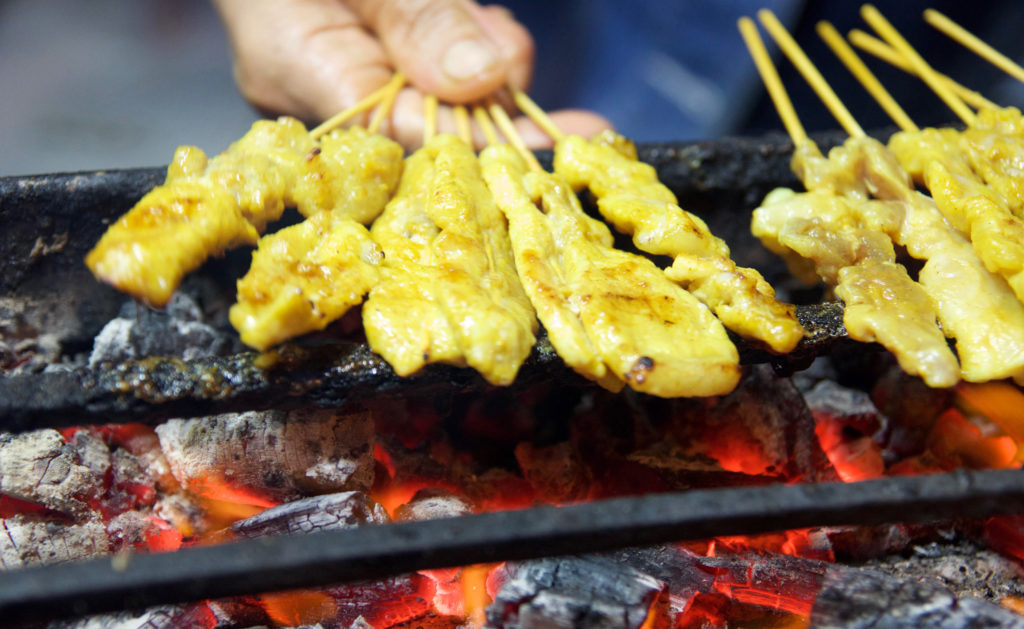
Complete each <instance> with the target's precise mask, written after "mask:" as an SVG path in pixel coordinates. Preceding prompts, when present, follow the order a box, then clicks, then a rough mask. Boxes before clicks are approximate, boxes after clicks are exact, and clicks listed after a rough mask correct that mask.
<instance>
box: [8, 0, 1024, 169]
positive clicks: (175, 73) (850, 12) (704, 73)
mask: <svg viewBox="0 0 1024 629" xmlns="http://www.w3.org/2000/svg"><path fill="white" fill-rule="evenodd" d="M860 4H861V3H860V2H852V1H848V0H832V1H828V2H825V1H801V0H763V1H760V0H759V1H753V0H675V1H673V0H634V1H626V0H618V1H615V0H564V1H551V2H536V1H532V0H531V1H522V2H513V3H512V9H513V11H514V12H515V14H516V15H517V16H518V17H519V18H520V20H521V21H523V22H524V23H526V24H528V25H529V26H530V28H531V29H532V31H533V32H534V35H535V38H536V40H537V47H538V55H537V76H536V78H535V81H534V88H533V90H532V93H533V94H534V97H535V98H536V100H537V101H538V102H539V103H540V104H541V105H542V106H543V107H545V108H548V109H554V108H561V107H586V108H591V109H594V110H596V111H599V112H600V113H602V114H604V115H606V116H608V117H609V118H610V119H611V120H612V121H613V122H614V123H615V124H616V125H617V126H618V128H619V129H620V130H621V131H622V132H624V133H626V134H627V135H630V136H631V137H633V138H635V139H637V140H640V141H647V140H691V139H705V138H715V137H721V136H723V135H731V134H760V133H763V132H765V131H769V130H776V131H777V130H780V129H781V128H782V126H781V123H780V122H779V121H778V117H777V116H776V114H775V111H774V109H773V108H772V107H771V105H770V103H769V102H768V101H767V99H766V96H765V94H764V90H763V88H762V87H761V84H760V81H759V79H758V78H757V75H756V72H755V70H754V66H753V63H752V62H751V61H750V59H749V58H748V56H747V52H746V48H745V47H744V46H743V43H742V40H741V39H740V36H739V33H738V31H737V30H736V18H737V17H738V16H740V15H753V14H754V12H755V11H756V10H757V8H758V7H761V6H770V7H771V8H773V10H775V11H776V13H777V14H778V15H779V17H780V18H781V19H782V20H783V22H785V23H786V24H787V25H788V26H789V27H790V29H791V30H795V33H796V36H797V38H798V40H799V41H800V42H801V44H803V45H804V46H805V49H806V50H807V52H808V53H809V55H810V56H811V58H812V59H813V60H814V61H815V62H816V63H817V64H818V66H819V68H820V69H821V70H822V72H823V74H824V75H825V77H826V78H827V79H828V80H829V81H830V82H831V83H832V84H833V86H834V87H835V88H836V91H837V92H838V93H839V95H840V97H841V98H842V99H843V100H844V101H845V102H846V103H847V104H848V106H849V107H850V109H851V111H852V112H853V114H854V116H855V117H856V118H857V119H858V121H859V122H860V123H861V124H862V126H864V127H866V128H869V129H870V128H881V127H886V126H888V125H889V124H890V122H889V121H888V119H887V118H886V117H885V115H884V113H882V111H881V110H880V109H879V108H878V107H877V106H876V105H875V104H874V103H873V102H872V101H871V100H870V98H869V97H868V96H867V94H866V93H865V92H864V91H863V90H862V89H861V88H860V87H859V86H857V85H856V84H855V83H852V79H851V78H850V77H849V75H848V74H847V72H846V71H845V69H843V68H842V67H841V65H839V62H838V61H837V60H835V59H834V57H833V55H832V53H831V52H830V51H829V50H828V49H827V48H826V47H825V45H824V44H823V43H821V42H820V41H819V40H818V37H817V35H816V34H815V32H814V24H815V23H816V22H817V21H818V20H819V19H823V18H825V19H829V20H831V21H832V22H833V23H834V24H835V25H836V26H837V28H839V30H840V31H841V32H843V33H845V32H846V31H848V30H849V29H850V28H852V27H860V28H865V25H864V24H863V23H862V22H861V20H860V17H859V15H858V9H859V7H860ZM877 6H878V7H879V9H880V10H881V11H882V12H883V13H884V14H885V15H886V16H887V17H888V18H889V19H890V20H891V21H892V22H893V23H894V24H895V25H896V27H897V28H898V29H900V31H901V32H902V33H903V34H904V35H905V36H906V37H907V38H908V39H909V40H910V42H911V43H912V44H913V45H914V46H915V47H917V48H918V49H919V50H920V51H921V52H922V53H923V54H924V55H925V57H926V58H927V59H928V60H929V61H930V62H931V63H932V64H933V65H934V66H935V67H937V68H938V69H939V70H941V71H943V72H945V73H947V74H950V75H951V76H953V77H954V78H956V79H957V80H959V81H961V82H963V83H965V84H967V85H968V86H970V87H972V88H973V89H976V90H979V91H981V92H982V93H984V94H985V95H986V96H988V97H989V98H991V99H993V100H995V101H997V102H999V103H1002V104H1007V105H1011V104H1012V105H1021V104H1024V89H1022V86H1021V85H1020V84H1019V83H1018V82H1016V81H1014V80H1012V79H1009V78H1008V77H1006V76H1004V75H1002V74H1001V73H1000V72H999V71H998V70H995V69H994V68H992V67H990V66H989V65H988V64H987V63H986V62H984V61H982V60H981V59H979V58H978V57H976V56H974V55H973V54H972V53H969V52H967V51H965V50H963V49H961V48H960V47H959V46H958V45H956V44H954V43H952V42H951V41H950V40H948V39H947V38H946V37H945V36H944V35H942V34H940V33H938V32H937V31H935V30H934V29H932V28H931V27H929V26H927V25H926V24H925V23H924V21H923V20H922V19H921V17H920V16H921V11H922V10H923V9H924V8H925V7H928V6H932V7H935V8H937V9H939V10H941V11H943V12H944V13H946V14H947V15H950V16H951V17H953V18H954V19H955V20H957V21H958V22H959V23H961V24H962V25H963V26H965V27H966V28H968V29H969V30H972V31H973V32H975V33H976V34H978V35H979V36H981V37H982V38H983V39H985V40H986V41H989V42H990V43H992V44H993V45H994V46H996V47H997V48H998V49H1000V50H1002V51H1003V52H1005V53H1006V54H1008V55H1010V56H1011V57H1012V58H1014V59H1018V60H1019V59H1022V58H1024V35H1022V27H1024V3H1020V2H1015V1H1011V0H991V1H964V0H959V1H955V0H931V1H928V2H923V1H920V0H905V1H898V2H897V1H891V2H879V3H877ZM869 65H870V66H871V67H872V69H874V70H876V71H877V72H878V74H879V76H880V78H881V79H882V81H883V82H884V83H885V85H886V86H887V87H889V88H890V90H891V91H892V92H893V94H894V96H895V97H896V98H897V99H898V100H899V102H900V103H901V104H902V105H903V106H904V107H905V108H906V109H907V110H908V111H909V112H910V114H911V116H912V117H913V118H914V120H915V121H916V122H917V123H918V124H922V125H926V124H944V123H948V122H952V121H953V116H952V114H951V113H950V112H948V111H947V110H946V108H945V106H944V105H943V104H942V103H941V101H939V100H938V98H936V97H935V96H933V95H932V94H931V93H930V92H929V91H928V90H927V88H925V87H924V86H923V84H921V83H920V82H919V81H917V80H916V79H912V78H909V77H907V76H906V75H904V74H903V73H901V72H899V71H897V70H890V69H888V68H887V67H885V66H884V64H882V63H881V62H874V61H873V60H869ZM780 70H781V73H782V76H783V80H784V82H785V84H786V86H787V88H788V89H789V90H790V92H791V95H792V97H793V99H794V101H795V102H796V104H797V110H798V112H799V114H800V116H801V119H802V120H803V122H804V124H805V125H806V126H807V127H808V129H809V130H810V131H816V130H824V129H833V128H835V127H836V124H835V123H834V122H833V120H832V119H831V117H830V115H829V114H828V113H827V112H826V111H825V109H824V108H823V107H822V106H821V105H820V104H819V103H818V100H817V98H816V97H814V96H813V95H812V94H811V92H810V91H809V90H808V89H807V88H806V87H805V86H804V83H803V81H802V80H801V79H800V78H799V77H798V76H797V75H796V74H795V73H794V72H793V71H792V70H791V68H790V67H789V65H788V63H786V62H785V61H782V62H781V63H780ZM0 85H2V87H0V175H18V174H30V173H40V172H57V171H74V170H98V169H108V168H121V167H132V166H158V165H163V164H166V163H167V162H168V161H169V160H170V157H171V154H172V152H173V150H174V148H175V147H176V146H178V145H180V144H196V145H198V146H200V147H202V148H203V149H205V150H207V151H208V152H214V153H215V152H218V151H220V150H222V149H223V148H225V147H226V146H227V145H228V144H229V143H230V142H231V141H232V140H234V139H236V138H238V137H239V136H241V135H242V134H243V133H244V132H245V131H246V130H247V129H248V127H249V125H250V124H251V123H252V121H253V120H255V119H256V117H257V114H256V113H255V112H254V111H252V110H251V109H250V108H249V107H248V106H247V105H246V103H245V102H244V101H243V100H242V98H241V97H240V96H239V95H238V93H237V91H236V89H235V86H234V83H233V80H232V77H231V62H230V58H229V54H228V47H227V43H226V40H225V37H224V34H223V31H222V28H221V25H220V23H219V21H218V19H217V16H216V13H215V12H214V10H213V9H212V7H211V6H210V5H209V2H208V0H145V1H144V0H88V1H81V0H78V1H75V0H44V1H37V0H0Z"/></svg>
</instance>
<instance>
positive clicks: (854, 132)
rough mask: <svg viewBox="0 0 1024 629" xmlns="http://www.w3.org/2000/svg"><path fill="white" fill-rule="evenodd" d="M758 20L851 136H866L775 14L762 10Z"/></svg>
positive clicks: (758, 14) (758, 13) (759, 12)
mask: <svg viewBox="0 0 1024 629" xmlns="http://www.w3.org/2000/svg"><path fill="white" fill-rule="evenodd" d="M757 17H758V19H760V20H761V24H762V25H764V27H765V29H766V30H767V31H768V34H769V35H771V36H772V39H774V40H775V43H776V44H778V45H779V48H781V49H782V52H784V53H785V54H786V56H787V57H788V58H789V60H790V61H791V62H792V63H793V65H794V66H796V69H797V70H798V71H799V72H800V74H801V75H802V76H803V77H804V79H805V80H806V81H807V83H809V84H810V86H811V88H812V89H813V90H814V92H815V93H816V94H817V95H818V97H819V98H820V99H821V100H822V102H823V103H825V106H826V107H827V108H828V110H829V111H830V112H832V115H833V116H835V118H836V120H838V121H839V124H840V125H841V126H842V127H843V129H845V130H846V132H847V133H849V134H850V135H851V136H855V137H862V136H864V135H865V133H864V129H862V128H861V126H860V125H859V124H858V123H857V121H856V120H854V118H853V115H852V114H850V111H849V110H848V109H847V108H846V105H843V101H841V100H839V97H838V96H836V93H835V92H834V91H833V90H832V88H831V87H830V86H829V84H828V83H827V82H826V81H825V77H823V76H821V73H820V72H818V69H817V68H815V67H814V64H813V63H811V60H810V59H808V58H807V55H806V54H804V51H803V50H801V48H800V46H799V44H797V43H796V40H794V39H793V37H792V36H791V35H790V34H789V33H788V32H787V31H786V28H785V27H784V26H783V25H782V23H781V22H779V20H778V18H776V17H775V14H774V13H772V12H771V11H769V10H768V9H761V10H760V11H758V12H757Z"/></svg>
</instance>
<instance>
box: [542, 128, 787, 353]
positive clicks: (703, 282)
mask: <svg viewBox="0 0 1024 629" xmlns="http://www.w3.org/2000/svg"><path fill="white" fill-rule="evenodd" d="M554 167H555V172H556V173H558V174H559V175H561V176H562V177H564V178H565V179H566V180H567V181H568V182H569V183H570V184H571V185H572V186H573V188H574V189H576V190H580V189H582V188H589V190H590V192H591V193H593V195H594V197H595V198H596V199H597V207H598V210H599V211H600V213H601V215H602V216H603V217H604V218H605V219H606V220H607V221H608V222H610V223H611V224H612V225H614V226H615V228H616V229H617V230H618V231H620V232H622V233H624V234H628V235H631V236H632V237H633V243H634V244H635V245H636V246H637V248H638V249H640V250H641V251H645V252H647V253H652V254H656V255H667V256H671V257H672V258H673V264H672V266H671V267H669V268H668V269H666V270H665V273H666V274H667V275H668V277H669V278H670V279H672V280H674V281H676V282H678V283H679V284H680V285H681V286H682V287H684V288H686V289H687V290H689V291H690V292H691V293H693V295H694V296H696V297H697V298H698V299H700V300H701V301H702V302H703V303H705V304H707V305H708V306H709V307H710V308H711V309H712V310H713V311H714V312H715V314H717V315H718V317H719V318H720V319H721V320H722V322H723V323H724V324H725V325H726V327H728V328H729V329H731V330H733V331H735V332H736V333H738V334H740V335H742V336H745V337H747V338H754V339H758V340H760V341H762V342H764V343H766V344H767V345H768V346H769V347H770V348H771V349H772V350H774V351H776V352H780V353H784V352H788V351H790V350H792V349H793V348H794V347H795V346H796V344H797V343H798V342H799V341H800V339H801V338H803V328H802V327H801V326H800V324H799V322H798V321H797V320H796V316H795V315H794V311H793V308H792V307H791V306H789V305H787V304H783V303H781V302H779V301H778V300H776V299H775V290H774V289H773V288H772V287H771V285H770V284H768V282H767V281H765V279H764V278H763V277H762V276H761V274H760V273H759V272H758V271H757V270H755V269H749V268H743V267H739V266H737V265H736V263H735V262H734V261H733V260H732V258H731V257H730V253H729V247H728V245H726V244H725V242H724V241H723V240H722V239H720V238H718V237H716V236H715V235H714V234H712V233H711V231H710V230H709V229H708V226H707V225H706V224H705V223H704V221H703V220H701V219H700V218H699V217H697V216H695V215H693V214H691V213H689V212H687V211H685V210H684V209H682V208H681V207H679V205H678V204H677V202H676V197H675V195H674V194H673V193H672V191H671V190H669V189H668V188H667V187H666V186H665V185H664V184H662V183H661V182H660V181H659V180H658V175H657V172H656V171H655V170H654V168H653V167H652V166H650V165H649V164H645V163H643V162H640V161H638V160H637V158H636V151H635V149H633V147H632V144H631V143H630V142H628V141H627V140H625V138H622V136H619V135H618V134H615V133H614V132H611V131H607V132H605V133H603V134H600V135H598V136H597V137H595V138H594V139H593V140H591V141H589V142H588V141H587V140H584V139H583V138H581V137H579V136H573V135H570V136H566V137H564V138H563V139H561V140H559V142H558V143H557V145H556V147H555V160H554Z"/></svg>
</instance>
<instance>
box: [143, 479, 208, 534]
mask: <svg viewBox="0 0 1024 629" xmlns="http://www.w3.org/2000/svg"><path fill="white" fill-rule="evenodd" d="M153 515H155V516H156V517H158V518H160V519H161V520H164V521H165V522H168V523H169V524H170V525H171V526H173V527H174V528H176V529H178V530H179V531H189V533H190V534H193V535H201V534H203V533H208V532H209V531H210V518H209V516H208V515H207V513H206V510H205V509H203V508H202V507H201V506H199V505H197V504H196V503H195V501H193V500H192V498H191V497H190V496H188V495H187V494H186V493H185V492H183V491H180V490H179V491H176V492H174V493H170V494H167V493H161V494H159V495H158V497H157V500H156V503H154V504H153Z"/></svg>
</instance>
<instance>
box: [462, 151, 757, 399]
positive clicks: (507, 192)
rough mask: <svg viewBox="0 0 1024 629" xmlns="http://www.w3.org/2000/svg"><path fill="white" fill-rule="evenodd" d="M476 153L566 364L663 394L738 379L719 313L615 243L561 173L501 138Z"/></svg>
mask: <svg viewBox="0 0 1024 629" xmlns="http://www.w3.org/2000/svg"><path fill="white" fill-rule="evenodd" d="M480 160H481V163H482V164H483V169H484V178H485V179H486V180H487V183H488V186H489V187H490V188H491V190H492V191H493V192H494V195H495V198H496V199H497V202H498V206H499V207H500V208H501V210H502V211H503V212H504V213H505V215H506V216H507V217H508V220H509V232H510V235H511V238H512V247H513V250H514V251H515V258H516V266H517V268H518V269H519V275H520V277H521V278H522V281H523V285H524V287H525V288H526V291H527V294H528V295H529V297H530V300H531V301H532V303H533V305H534V307H535V308H536V310H537V315H538V317H539V318H540V320H541V322H542V323H543V324H544V327H545V328H546V329H547V331H548V336H549V338H550V340H551V344H552V345H553V346H554V348H555V350H556V351H557V352H558V354H559V355H560V356H561V357H562V359H563V360H565V362H566V364H568V365H569V366H570V367H571V368H572V369H574V370H575V371H577V372H578V373H580V374H581V375H583V376H585V377H587V378H589V379H591V380H594V381H596V382H598V383H599V384H601V385H602V386H604V387H606V388H608V389H612V390H618V389H619V388H621V387H622V386H623V385H624V384H625V385H628V386H629V387H630V388H632V389H635V390H637V391H641V392H644V393H649V394H652V395H657V396H662V397H681V396H708V395H719V394H723V393H727V392H729V391H731V390H732V389H733V388H734V387H735V386H736V383H737V381H738V379H739V367H738V355H737V352H736V348H735V347H734V346H733V345H732V343H731V342H730V341H729V338H728V336H727V335H726V333H725V329H724V328H723V327H722V324H721V322H720V321H718V319H716V318H715V317H714V315H713V314H712V313H711V312H710V311H709V310H708V309H707V307H705V306H704V305H703V304H701V303H700V302H699V301H697V299H696V298H694V297H693V296H692V295H691V294H690V293H688V292H686V291H685V290H683V289H682V288H680V287H679V286H678V285H676V284H675V283H673V282H671V281H670V280H668V278H667V277H666V276H665V274H664V273H662V272H661V271H660V270H659V269H658V268H657V267H656V266H655V265H654V264H653V263H652V262H651V261H649V260H647V259H646V258H643V257H641V256H637V255H633V254H630V253H627V252H623V251H619V250H616V249H614V248H613V247H612V246H611V244H612V237H611V233H610V232H609V231H608V229H607V228H606V227H604V226H603V225H602V224H601V223H599V222H597V221H594V220H593V219H591V218H589V217H588V216H586V214H584V213H583V210H582V208H581V207H580V205H579V200H578V199H577V197H576V195H575V193H574V192H573V191H572V188H571V187H570V186H569V184H568V183H566V181H565V180H564V179H562V178H561V177H560V176H558V175H553V174H548V173H536V172H531V173H527V172H526V165H525V162H524V161H523V160H522V159H521V158H520V157H519V156H518V155H517V154H516V153H515V152H514V151H513V150H512V149H511V148H510V147H508V146H492V147H489V148H487V149H485V150H484V152H483V153H482V154H481V156H480Z"/></svg>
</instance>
